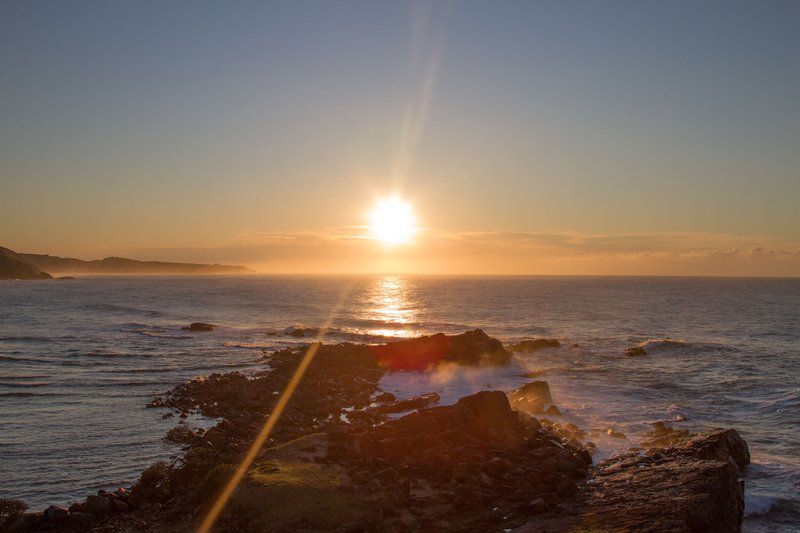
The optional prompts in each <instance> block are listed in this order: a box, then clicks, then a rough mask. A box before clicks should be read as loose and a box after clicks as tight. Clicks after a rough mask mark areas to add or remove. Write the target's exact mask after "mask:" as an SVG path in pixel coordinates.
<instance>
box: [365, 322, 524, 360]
mask: <svg viewBox="0 0 800 533" xmlns="http://www.w3.org/2000/svg"><path fill="white" fill-rule="evenodd" d="M372 353H373V355H374V356H375V357H376V358H377V360H378V363H379V364H380V365H381V366H382V367H384V368H387V369H389V370H428V369H430V368H433V367H436V366H437V365H439V364H441V363H456V364H460V365H465V366H499V365H507V364H508V363H510V362H511V352H509V351H508V350H506V349H505V348H503V344H502V343H501V342H500V341H499V340H497V339H495V338H492V337H490V336H488V335H487V334H486V333H485V332H484V331H483V330H480V329H475V330H472V331H467V332H466V333H462V334H460V335H451V336H448V335H445V334H444V333H437V334H436V335H430V336H425V337H417V338H415V339H407V340H402V341H397V342H390V343H388V344H384V345H381V346H374V347H372Z"/></svg>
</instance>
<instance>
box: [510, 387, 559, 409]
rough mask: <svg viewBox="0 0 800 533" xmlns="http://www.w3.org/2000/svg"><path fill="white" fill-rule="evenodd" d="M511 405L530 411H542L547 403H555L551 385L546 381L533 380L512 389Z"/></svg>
mask: <svg viewBox="0 0 800 533" xmlns="http://www.w3.org/2000/svg"><path fill="white" fill-rule="evenodd" d="M509 396H510V398H511V405H512V406H513V407H514V408H515V409H519V410H520V411H525V412H529V413H542V412H543V411H544V406H545V404H548V403H553V397H552V396H551V394H550V385H548V383H547V382H546V381H531V382H530V383H526V384H525V385H523V386H522V387H520V388H518V389H515V390H513V391H511V394H510V395H509Z"/></svg>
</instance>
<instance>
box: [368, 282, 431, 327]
mask: <svg viewBox="0 0 800 533" xmlns="http://www.w3.org/2000/svg"><path fill="white" fill-rule="evenodd" d="M365 300H366V301H365V305H364V306H363V307H362V309H363V314H362V316H361V317H359V318H361V319H363V320H366V321H369V322H373V323H374V324H375V327H370V328H369V332H370V333H371V334H373V335H383V336H387V337H413V336H415V335H416V332H415V331H414V330H415V328H414V326H416V320H417V308H416V306H415V305H414V302H413V297H412V288H411V284H410V283H409V282H408V280H407V279H404V278H401V277H395V276H386V277H383V278H379V279H376V280H374V281H373V282H371V284H370V286H369V287H368V289H367V294H366V298H365Z"/></svg>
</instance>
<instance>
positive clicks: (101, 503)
mask: <svg viewBox="0 0 800 533" xmlns="http://www.w3.org/2000/svg"><path fill="white" fill-rule="evenodd" d="M84 510H85V511H86V512H87V513H91V514H93V515H95V516H102V515H104V514H106V513H109V512H110V511H111V501H110V500H109V499H108V498H104V497H103V496H100V495H97V496H95V495H90V496H87V497H86V503H85V504H84Z"/></svg>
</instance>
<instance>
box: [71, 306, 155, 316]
mask: <svg viewBox="0 0 800 533" xmlns="http://www.w3.org/2000/svg"><path fill="white" fill-rule="evenodd" d="M84 308H85V309H91V310H93V311H106V312H111V313H118V314H130V313H137V314H143V315H145V316H147V317H159V316H164V313H162V312H161V311H154V310H152V309H137V308H136V307H128V306H125V305H116V304H109V303H93V304H88V305H86V306H84Z"/></svg>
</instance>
